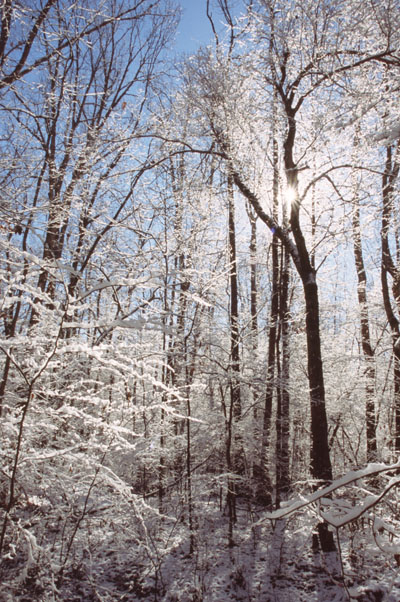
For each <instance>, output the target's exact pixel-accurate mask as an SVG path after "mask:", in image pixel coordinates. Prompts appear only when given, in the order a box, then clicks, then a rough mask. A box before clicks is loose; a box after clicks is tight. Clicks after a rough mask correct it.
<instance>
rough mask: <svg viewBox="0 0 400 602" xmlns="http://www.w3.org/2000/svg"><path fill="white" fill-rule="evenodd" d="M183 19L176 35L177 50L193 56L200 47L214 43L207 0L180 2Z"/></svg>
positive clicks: (181, 0)
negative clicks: (207, 10)
mask: <svg viewBox="0 0 400 602" xmlns="http://www.w3.org/2000/svg"><path fill="white" fill-rule="evenodd" d="M179 4H180V5H181V6H182V18H181V21H180V23H179V25H178V32H177V35H176V50H177V52H184V53H186V54H193V53H194V52H196V50H197V49H198V48H199V46H207V45H208V44H209V43H212V41H213V34H212V30H211V26H210V22H209V20H208V18H207V12H206V8H207V0H180V2H179Z"/></svg>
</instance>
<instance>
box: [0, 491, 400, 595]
mask: <svg viewBox="0 0 400 602" xmlns="http://www.w3.org/2000/svg"><path fill="white" fill-rule="evenodd" d="M221 501H222V498H221V500H218V499H208V500H207V499H203V500H200V499H197V501H196V504H195V506H194V508H195V514H194V516H193V518H194V541H193V543H194V551H193V553H192V554H190V553H189V551H190V533H189V530H188V527H187V515H186V509H185V505H184V504H183V503H182V499H180V500H179V499H178V498H177V499H176V504H175V506H173V505H171V506H170V512H167V511H165V514H164V515H163V516H161V515H160V514H159V513H158V512H156V511H154V510H151V507H150V505H149V503H146V504H145V503H142V505H140V503H139V504H136V505H132V503H131V502H130V503H127V504H126V505H125V506H124V505H123V504H121V501H120V502H119V507H118V511H116V507H115V506H113V500H112V496H111V498H109V499H107V500H105V499H104V498H101V497H99V498H96V497H94V498H92V502H91V503H90V504H89V505H88V506H87V507H86V511H85V515H84V516H83V517H82V515H81V516H80V517H79V518H81V520H80V521H79V528H78V529H77V530H76V529H75V527H76V525H77V524H78V521H77V520H76V515H75V519H73V515H71V517H70V520H69V521H66V520H64V519H63V518H62V517H61V514H60V515H59V516H58V522H57V521H53V518H54V516H53V513H52V512H50V515H48V516H47V524H46V529H47V531H46V532H45V533H42V541H39V540H38V538H37V537H34V538H32V537H30V536H29V535H28V523H27V522H26V521H27V519H28V512H29V514H30V516H29V520H30V522H29V526H30V527H31V528H32V527H33V526H34V525H35V521H36V523H38V522H40V521H41V520H43V518H44V516H45V515H46V510H48V508H47V509H46V507H45V506H41V505H40V504H39V501H38V500H37V505H36V507H35V508H33V507H32V505H31V507H30V508H29V509H27V508H25V509H24V508H22V507H21V509H20V516H19V521H20V524H22V521H25V527H24V531H23V534H24V536H25V539H26V556H25V557H24V556H23V555H21V554H18V555H14V556H13V555H12V554H11V553H10V555H9V556H10V557H9V559H8V560H7V559H6V561H5V563H3V567H2V573H1V581H2V586H1V589H0V600H1V602H14V601H18V602H34V601H36V602H55V601H58V600H65V601H68V602H92V601H93V602H94V601H101V602H109V601H120V602H134V601H140V600H145V601H149V602H150V601H159V602H223V601H225V600H226V601H230V600H235V601H252V602H253V601H254V602H256V601H257V602H313V601H318V602H334V601H335V602H339V601H342V600H343V601H344V600H350V599H352V600H359V601H363V602H366V601H374V600H375V601H380V600H382V601H387V602H399V600H400V574H399V573H400V572H399V568H398V566H397V564H398V563H396V557H393V555H390V554H385V553H384V551H383V550H382V549H380V547H379V546H378V545H377V542H376V538H375V537H373V536H372V534H371V528H370V525H368V524H364V523H362V522H361V521H359V522H357V523H356V524H351V525H349V526H347V527H345V528H343V529H341V530H340V548H341V555H342V560H343V568H344V575H345V584H346V587H344V586H343V575H342V573H341V569H340V568H339V564H338V563H336V567H334V568H333V569H332V568H330V567H329V566H328V563H332V560H333V559H332V558H330V559H328V560H327V558H326V557H325V558H324V557H322V556H321V555H320V554H319V553H314V552H313V551H312V546H311V540H312V532H313V530H314V529H315V525H316V521H317V519H316V516H315V514H314V513H313V512H312V510H311V509H307V511H306V512H303V513H299V514H295V515H292V516H291V517H290V518H288V519H285V520H281V521H277V522H276V523H275V525H272V524H271V522H270V521H262V522H261V523H259V524H256V523H257V522H258V521H259V520H260V518H262V517H263V513H265V512H263V511H262V510H261V509H260V510H259V512H255V511H254V508H250V507H249V505H248V504H247V503H246V502H243V503H242V504H241V503H238V508H237V522H236V525H235V528H234V545H233V546H231V547H229V546H228V517H227V516H226V512H225V509H224V506H223V504H221V503H220V502H221ZM114 502H115V500H114ZM172 509H174V510H172ZM78 520H79V519H78ZM42 524H43V523H42ZM37 526H38V524H37ZM52 538H53V543H52V544H51V540H52ZM60 542H61V543H60ZM70 544H71V546H70V549H69V550H68V554H66V550H67V549H68V547H69V545H70ZM11 549H12V548H11ZM67 556H68V562H64V566H63V568H62V569H61V566H62V565H60V564H57V561H56V560H55V559H56V558H57V557H58V558H62V557H64V559H65V558H66V557H67Z"/></svg>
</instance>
